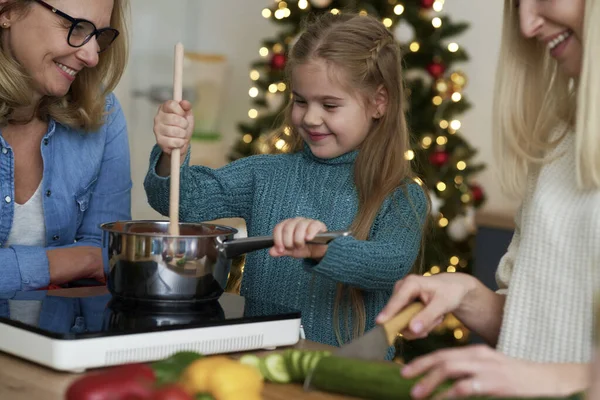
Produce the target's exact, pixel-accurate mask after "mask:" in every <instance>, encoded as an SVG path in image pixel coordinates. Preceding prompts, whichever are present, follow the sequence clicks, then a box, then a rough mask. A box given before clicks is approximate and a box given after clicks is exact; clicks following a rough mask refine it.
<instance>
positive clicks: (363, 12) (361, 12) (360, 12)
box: [358, 10, 368, 17]
mask: <svg viewBox="0 0 600 400" xmlns="http://www.w3.org/2000/svg"><path fill="white" fill-rule="evenodd" d="M358 15H360V16H362V17H364V16H366V15H368V13H367V10H360V11H359V12H358Z"/></svg>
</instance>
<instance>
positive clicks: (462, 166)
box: [454, 161, 467, 183]
mask: <svg viewBox="0 0 600 400" xmlns="http://www.w3.org/2000/svg"><path fill="white" fill-rule="evenodd" d="M465 168H467V163H466V162H464V161H459V162H457V163H456V169H457V170H459V171H464V170H465ZM454 182H456V179H455V180H454ZM457 183H458V182H457ZM460 183H462V182H460Z"/></svg>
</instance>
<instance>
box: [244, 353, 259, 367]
mask: <svg viewBox="0 0 600 400" xmlns="http://www.w3.org/2000/svg"><path fill="white" fill-rule="evenodd" d="M239 361H240V363H242V364H246V365H250V366H252V367H255V368H256V369H258V370H260V358H259V357H258V356H255V355H254V354H245V355H243V356H241V357H240V359H239Z"/></svg>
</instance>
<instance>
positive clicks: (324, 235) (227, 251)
mask: <svg viewBox="0 0 600 400" xmlns="http://www.w3.org/2000/svg"><path fill="white" fill-rule="evenodd" d="M351 234H352V232H349V231H331V232H321V233H318V234H317V235H316V236H315V237H314V239H313V240H311V241H310V242H307V243H308V244H327V243H329V242H331V241H332V240H333V239H336V238H339V237H342V236H350V235H351ZM217 246H218V249H219V252H220V253H222V254H223V255H224V256H225V258H235V257H237V256H241V255H242V254H246V253H250V252H251V251H255V250H262V249H268V248H269V247H273V236H255V237H249V238H242V239H233V240H227V241H223V242H220V241H219V242H218V244H217Z"/></svg>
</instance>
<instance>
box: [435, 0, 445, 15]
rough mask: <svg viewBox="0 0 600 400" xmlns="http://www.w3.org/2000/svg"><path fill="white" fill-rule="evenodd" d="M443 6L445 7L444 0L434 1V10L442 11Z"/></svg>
mask: <svg viewBox="0 0 600 400" xmlns="http://www.w3.org/2000/svg"><path fill="white" fill-rule="evenodd" d="M443 8H444V2H443V1H440V0H436V1H435V2H434V3H433V10H434V11H436V12H440V11H442V9H443Z"/></svg>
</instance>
